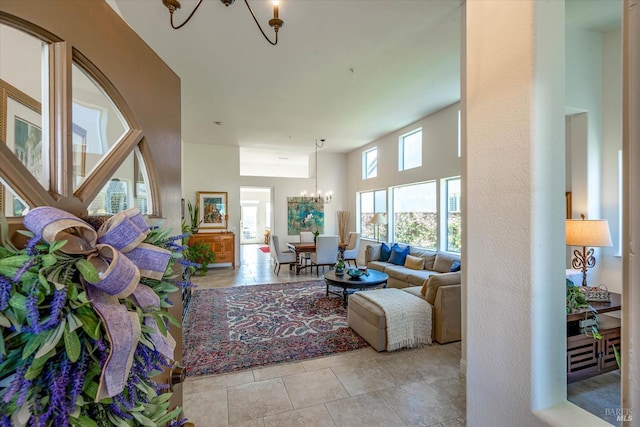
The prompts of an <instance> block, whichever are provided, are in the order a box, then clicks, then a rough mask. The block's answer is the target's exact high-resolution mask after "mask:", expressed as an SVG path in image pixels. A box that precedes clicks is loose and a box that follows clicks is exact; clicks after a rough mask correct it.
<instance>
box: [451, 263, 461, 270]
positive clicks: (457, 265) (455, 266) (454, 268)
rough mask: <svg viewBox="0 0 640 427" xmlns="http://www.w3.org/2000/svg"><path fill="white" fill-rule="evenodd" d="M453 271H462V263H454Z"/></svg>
mask: <svg viewBox="0 0 640 427" xmlns="http://www.w3.org/2000/svg"><path fill="white" fill-rule="evenodd" d="M451 271H460V261H453V264H452V265H451Z"/></svg>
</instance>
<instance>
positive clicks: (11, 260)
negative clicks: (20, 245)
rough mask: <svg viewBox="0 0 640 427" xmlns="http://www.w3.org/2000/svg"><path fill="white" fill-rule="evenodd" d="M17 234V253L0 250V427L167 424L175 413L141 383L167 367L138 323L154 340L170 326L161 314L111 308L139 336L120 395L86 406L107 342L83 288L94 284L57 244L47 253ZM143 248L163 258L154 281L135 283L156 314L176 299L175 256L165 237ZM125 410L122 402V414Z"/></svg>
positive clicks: (158, 235)
mask: <svg viewBox="0 0 640 427" xmlns="http://www.w3.org/2000/svg"><path fill="white" fill-rule="evenodd" d="M2 225H3V224H2V220H1V219H0V227H2ZM0 230H1V228H0ZM23 234H27V235H28V236H29V237H31V240H30V242H29V244H28V245H27V248H25V249H21V250H17V249H16V250H15V251H13V250H12V249H10V247H9V248H5V249H3V250H0V332H1V334H0V425H19V424H23V425H24V424H26V423H27V421H28V420H30V421H29V422H30V423H32V424H33V425H36V424H37V425H46V426H58V425H71V426H95V427H103V426H111V425H121V426H134V425H136V426H137V425H149V426H165V425H167V424H168V423H169V422H170V421H171V420H173V419H175V418H176V417H177V416H178V415H179V412H180V411H181V408H176V409H174V410H171V411H170V410H169V403H168V399H169V398H170V396H171V394H170V393H167V394H159V392H158V391H157V390H156V385H155V383H154V382H153V381H152V380H151V378H152V377H153V376H155V375H156V374H157V373H158V372H159V371H158V369H160V368H161V367H162V365H163V364H166V363H167V362H168V361H166V360H165V359H164V357H162V356H161V355H160V354H159V353H157V352H155V350H154V346H153V344H152V339H151V335H150V334H151V333H154V331H155V330H154V329H153V328H151V327H149V326H148V325H147V324H146V323H145V322H144V319H147V318H149V319H152V320H153V321H154V322H155V324H156V325H157V327H158V330H159V331H160V333H162V334H166V333H167V326H166V325H167V324H169V323H171V324H174V325H176V326H179V322H177V321H176V320H175V319H173V318H172V317H171V316H170V315H169V314H168V313H167V312H166V311H164V310H162V309H161V308H157V307H154V308H145V309H142V308H140V307H138V306H136V305H135V304H134V303H133V302H132V301H131V300H130V299H121V300H120V304H121V305H124V306H125V307H126V308H127V310H128V311H129V312H132V313H136V314H137V315H138V317H139V319H140V322H141V324H140V326H141V329H142V335H141V338H140V342H139V343H138V344H137V347H136V351H135V354H134V362H133V365H134V366H133V368H132V369H131V372H130V374H129V378H128V380H127V383H128V384H130V387H125V390H123V392H122V393H121V394H119V395H117V396H114V397H113V398H106V399H102V400H100V401H98V402H96V401H95V398H96V393H97V390H98V383H99V380H100V374H101V371H102V367H103V364H104V361H105V360H106V357H107V355H108V353H109V350H110V349H109V346H110V341H109V340H108V338H107V332H106V329H105V327H104V324H103V323H102V320H101V318H100V316H99V315H98V313H97V312H96V311H95V310H94V308H93V306H92V305H91V302H90V301H89V300H88V298H87V294H86V291H85V287H84V286H85V285H84V284H83V280H94V279H96V278H98V272H97V271H96V269H95V267H94V266H93V265H92V264H91V263H90V262H88V261H87V260H86V258H85V256H83V255H68V254H65V253H63V252H61V251H60V248H63V247H64V245H65V242H64V241H60V242H53V243H51V244H50V245H49V244H46V243H43V242H41V241H40V242H38V241H36V239H35V238H33V237H34V236H33V234H32V233H29V232H23ZM3 236H5V235H4V232H2V235H0V238H2V239H0V240H4V237H3ZM145 243H150V244H153V245H156V246H159V247H163V248H165V249H169V250H171V251H172V257H171V260H170V262H169V265H168V266H167V269H166V271H165V274H164V276H163V277H162V279H160V280H152V279H148V278H142V279H141V283H143V284H145V285H147V286H149V287H150V288H151V289H153V290H154V292H155V293H156V294H157V296H158V297H159V299H160V301H161V302H162V304H163V305H166V304H167V303H166V301H168V297H169V295H170V294H171V293H172V292H175V291H176V290H178V287H177V286H176V285H175V283H174V280H175V276H174V273H173V264H174V263H175V262H176V260H178V259H179V258H180V257H181V254H180V253H179V252H173V251H175V250H176V246H175V245H171V243H172V240H171V239H170V238H169V237H168V234H167V232H165V231H161V230H158V229H156V230H151V231H150V232H149V234H148V235H147V238H146V239H145ZM125 402H132V404H131V405H130V406H131V407H130V408H129V409H127V406H129V403H126V404H125ZM50 408H52V409H51V411H49V412H47V411H48V409H50ZM47 413H49V415H45V414H47ZM122 413H125V416H123V415H122ZM18 418H20V420H22V421H21V422H18ZM36 418H39V421H40V422H39V423H36V422H35V420H36ZM30 425H31V424H30Z"/></svg>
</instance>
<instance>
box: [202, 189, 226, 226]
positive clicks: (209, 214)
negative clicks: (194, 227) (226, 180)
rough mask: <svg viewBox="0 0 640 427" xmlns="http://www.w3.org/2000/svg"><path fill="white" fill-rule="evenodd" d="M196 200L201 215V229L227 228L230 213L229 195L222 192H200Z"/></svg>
mask: <svg viewBox="0 0 640 427" xmlns="http://www.w3.org/2000/svg"><path fill="white" fill-rule="evenodd" d="M196 199H197V203H198V208H199V215H200V221H201V222H200V228H223V229H226V228H227V219H226V218H229V216H228V215H229V212H228V210H227V193H226V192H221V191H198V192H197V193H196Z"/></svg>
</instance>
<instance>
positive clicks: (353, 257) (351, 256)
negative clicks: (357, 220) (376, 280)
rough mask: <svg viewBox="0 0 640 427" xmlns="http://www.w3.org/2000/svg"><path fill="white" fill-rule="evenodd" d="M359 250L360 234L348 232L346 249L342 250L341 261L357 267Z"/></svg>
mask: <svg viewBox="0 0 640 427" xmlns="http://www.w3.org/2000/svg"><path fill="white" fill-rule="evenodd" d="M359 249H360V233H356V232H354V231H351V232H349V241H348V243H347V247H346V248H345V249H344V253H343V254H342V259H343V260H344V261H345V262H346V263H347V264H349V265H351V261H353V263H354V264H355V266H356V267H357V266H358V261H357V258H358V250H359Z"/></svg>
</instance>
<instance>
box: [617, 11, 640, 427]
mask: <svg viewBox="0 0 640 427" xmlns="http://www.w3.org/2000/svg"><path fill="white" fill-rule="evenodd" d="M622 29H623V35H622V37H623V42H622V43H623V91H622V93H623V135H622V151H623V162H624V165H623V170H624V177H623V179H624V181H623V189H624V192H623V196H622V198H623V206H625V207H626V208H625V209H624V211H623V217H622V227H623V230H624V233H623V234H624V238H623V241H622V242H623V247H622V256H623V261H622V275H623V277H622V343H623V344H622V350H623V355H622V375H621V377H622V409H623V410H624V411H627V412H624V411H623V415H630V417H627V418H626V420H625V422H624V423H623V425H624V426H636V427H637V426H640V360H639V356H638V344H639V343H640V310H638V307H640V258H639V257H638V241H640V193H638V188H640V187H639V186H640V169H639V168H638V165H640V0H625V1H624V12H623V24H622Z"/></svg>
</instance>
